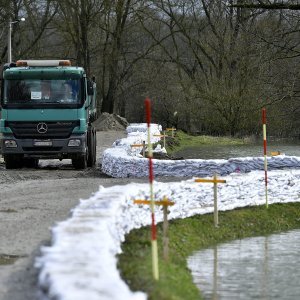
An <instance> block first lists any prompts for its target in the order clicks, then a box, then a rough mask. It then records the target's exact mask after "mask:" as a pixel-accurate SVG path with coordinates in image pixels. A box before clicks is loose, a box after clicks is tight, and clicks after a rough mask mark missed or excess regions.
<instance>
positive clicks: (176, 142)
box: [166, 131, 247, 154]
mask: <svg viewBox="0 0 300 300" xmlns="http://www.w3.org/2000/svg"><path fill="white" fill-rule="evenodd" d="M246 143H247V142H246V141H245V139H238V138H231V137H215V136H207V135H199V136H193V135H188V134H186V133H184V132H183V131H178V132H177V133H176V136H175V138H174V139H171V138H168V139H167V146H166V148H167V149H166V150H167V152H168V153H169V154H171V153H174V152H177V151H179V150H182V149H184V148H187V147H199V146H209V145H244V144H246Z"/></svg>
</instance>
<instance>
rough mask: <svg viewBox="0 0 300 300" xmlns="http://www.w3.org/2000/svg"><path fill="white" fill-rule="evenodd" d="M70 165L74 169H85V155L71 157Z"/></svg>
mask: <svg viewBox="0 0 300 300" xmlns="http://www.w3.org/2000/svg"><path fill="white" fill-rule="evenodd" d="M72 165H73V166H74V168H75V169H78V170H79V169H80V170H82V169H85V168H86V167H87V155H86V154H85V155H82V156H79V157H78V158H73V159H72Z"/></svg>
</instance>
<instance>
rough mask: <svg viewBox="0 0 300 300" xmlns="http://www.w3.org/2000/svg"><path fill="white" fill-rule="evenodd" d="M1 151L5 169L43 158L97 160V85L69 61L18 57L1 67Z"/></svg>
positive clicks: (78, 164) (77, 163)
mask: <svg viewBox="0 0 300 300" xmlns="http://www.w3.org/2000/svg"><path fill="white" fill-rule="evenodd" d="M1 83H2V84H1V111H0V114H1V117H0V133H1V134H2V137H1V154H2V156H3V158H4V161H5V166H6V168H7V169H13V168H21V167H23V166H28V167H35V166H37V164H38V161H39V159H60V160H62V159H71V160H72V164H73V166H74V167H75V168H76V169H85V168H86V167H92V166H94V165H95V162H96V130H95V128H94V127H93V126H92V122H93V121H94V120H95V119H96V117H97V111H96V107H97V106H96V84H95V82H94V80H90V79H89V78H88V77H87V75H86V73H85V71H84V69H83V68H81V67H75V66H71V62H70V61H69V60H20V61H17V62H16V63H10V64H6V65H4V67H3V72H2V82H1Z"/></svg>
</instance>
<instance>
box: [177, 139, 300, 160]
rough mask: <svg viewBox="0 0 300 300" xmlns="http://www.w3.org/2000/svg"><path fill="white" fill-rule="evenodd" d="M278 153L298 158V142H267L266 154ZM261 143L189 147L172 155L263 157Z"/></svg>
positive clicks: (299, 145) (189, 156)
mask: <svg viewBox="0 0 300 300" xmlns="http://www.w3.org/2000/svg"><path fill="white" fill-rule="evenodd" d="M278 151H279V152H280V153H281V154H285V155H291V156H300V140H290V141H269V142H268V145H267V153H268V155H271V153H270V152H278ZM263 155H264V150H263V143H262V142H261V143H255V144H254V143H253V144H245V145H225V146H220V145H205V146H201V147H190V148H185V149H183V150H180V151H178V152H176V153H173V156H174V157H183V158H184V159H192V158H195V159H229V158H232V157H247V156H263Z"/></svg>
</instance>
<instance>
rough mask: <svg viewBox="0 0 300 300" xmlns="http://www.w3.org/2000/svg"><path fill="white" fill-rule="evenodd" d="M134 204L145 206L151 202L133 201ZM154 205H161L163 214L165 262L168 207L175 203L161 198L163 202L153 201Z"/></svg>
mask: <svg viewBox="0 0 300 300" xmlns="http://www.w3.org/2000/svg"><path fill="white" fill-rule="evenodd" d="M134 203H135V204H146V205H151V201H149V200H139V199H138V200H134ZM154 204H155V205H162V206H163V213H164V222H163V246H164V249H163V250H164V251H163V253H164V260H165V261H167V260H168V258H169V237H168V227H169V223H168V206H172V205H174V204H175V203H174V202H172V201H170V200H169V199H168V198H167V197H163V200H155V201H154Z"/></svg>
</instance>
